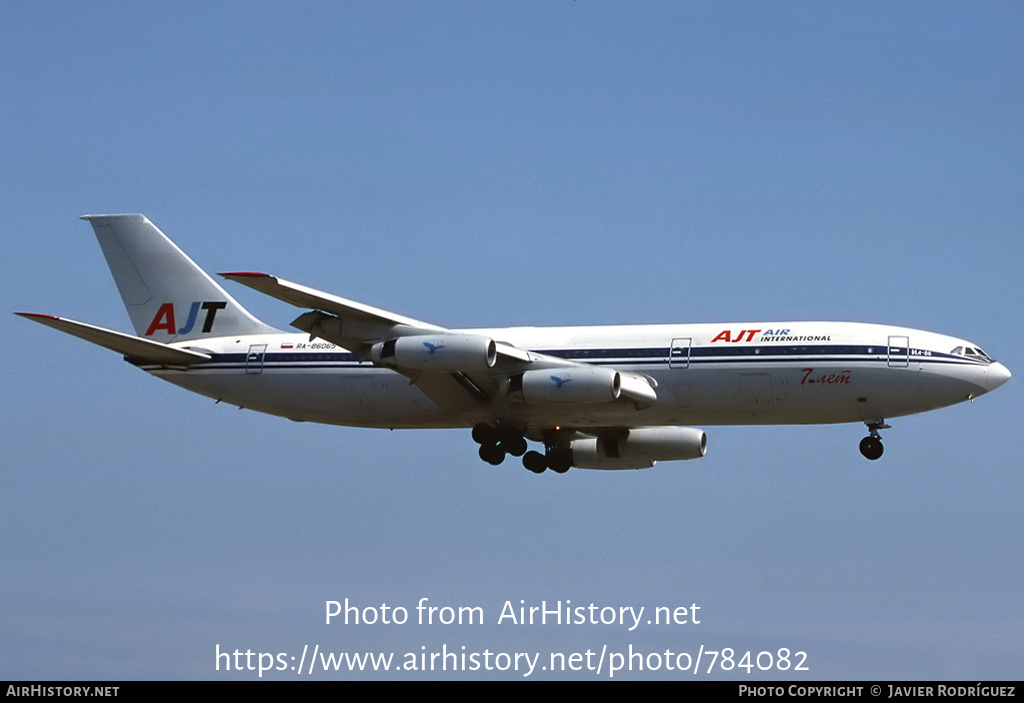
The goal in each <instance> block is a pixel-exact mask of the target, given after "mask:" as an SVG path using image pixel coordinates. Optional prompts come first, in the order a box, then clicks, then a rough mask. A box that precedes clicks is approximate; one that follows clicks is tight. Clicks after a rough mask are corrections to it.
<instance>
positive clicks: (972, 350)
mask: <svg viewBox="0 0 1024 703" xmlns="http://www.w3.org/2000/svg"><path fill="white" fill-rule="evenodd" d="M950 354H955V355H957V356H966V357H969V358H971V359H981V360H982V361H988V362H990V363H991V361H992V357H990V356H989V355H988V354H986V353H985V352H983V351H982V350H981V349H979V348H977V347H957V348H956V349H954V350H953V351H951V352H950Z"/></svg>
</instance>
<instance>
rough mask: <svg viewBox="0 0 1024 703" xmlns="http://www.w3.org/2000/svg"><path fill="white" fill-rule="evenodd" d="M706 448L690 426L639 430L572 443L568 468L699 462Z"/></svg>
mask: <svg viewBox="0 0 1024 703" xmlns="http://www.w3.org/2000/svg"><path fill="white" fill-rule="evenodd" d="M707 446H708V445H707V435H705V434H704V432H703V431H702V430H698V429H696V428H694V427H639V428H635V429H631V430H628V431H627V432H625V433H623V434H622V435H621V436H618V435H608V436H602V437H598V438H596V439H590V438H588V439H578V440H574V441H573V442H572V444H571V445H570V448H571V450H572V465H573V466H578V467H579V468H581V469H646V468H650V467H651V466H654V464H655V462H658V461H683V460H686V459H699V458H700V457H702V456H704V454H705V452H706V451H707Z"/></svg>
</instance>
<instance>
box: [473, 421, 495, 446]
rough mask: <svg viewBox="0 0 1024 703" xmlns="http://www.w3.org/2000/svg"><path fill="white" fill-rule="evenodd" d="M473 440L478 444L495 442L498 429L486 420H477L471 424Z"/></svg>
mask: <svg viewBox="0 0 1024 703" xmlns="http://www.w3.org/2000/svg"><path fill="white" fill-rule="evenodd" d="M473 441H474V442H476V443H477V444H479V445H484V444H497V443H498V431H497V430H496V429H494V428H493V427H491V426H490V425H488V424H487V423H486V422H478V423H477V424H475V425H473Z"/></svg>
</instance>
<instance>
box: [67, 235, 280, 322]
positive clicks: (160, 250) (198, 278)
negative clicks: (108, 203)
mask: <svg viewBox="0 0 1024 703" xmlns="http://www.w3.org/2000/svg"><path fill="white" fill-rule="evenodd" d="M82 219H83V220H88V221H89V223H90V224H91V225H92V228H93V230H94V231H95V232H96V238H97V239H98V240H99V242H100V247H101V248H102V249H103V255H104V256H105V257H106V259H107V265H108V266H110V272H111V274H113V276H114V281H115V282H116V283H117V289H118V290H119V291H120V293H121V298H122V300H124V306H125V308H126V309H127V310H128V316H129V317H130V318H131V320H132V325H133V326H134V327H135V333H136V334H137V335H138V336H140V337H144V338H146V339H151V340H154V341H157V342H173V341H184V340H189V339H202V338H203V337H222V336H228V335H243V334H259V333H261V332H268V331H271V330H270V328H269V327H267V326H266V325H264V324H263V323H262V322H260V321H259V320H257V319H256V318H255V317H253V316H252V315H250V314H249V312H248V311H247V310H246V309H245V308H243V307H242V306H241V305H239V304H238V302H237V301H236V300H235V299H234V298H232V297H231V296H230V295H228V293H227V291H225V290H224V289H223V288H221V287H220V285H218V284H217V283H216V282H215V281H214V280H213V279H212V278H210V277H209V276H208V275H207V274H206V272H205V271H203V270H202V269H201V268H199V267H198V266H196V264H195V263H194V262H193V261H192V259H190V258H188V256H187V255H186V254H185V253H184V252H183V251H182V250H181V249H179V248H178V247H177V246H176V245H175V244H174V242H172V241H171V240H170V239H168V238H167V237H166V235H164V233H163V232H161V231H160V230H159V229H157V227H156V225H154V224H153V223H152V222H150V221H149V220H148V219H146V217H145V216H144V215H83V216H82Z"/></svg>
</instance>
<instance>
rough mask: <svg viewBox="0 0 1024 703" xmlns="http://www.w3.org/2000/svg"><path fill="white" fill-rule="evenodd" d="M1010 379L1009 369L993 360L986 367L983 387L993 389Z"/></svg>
mask: <svg viewBox="0 0 1024 703" xmlns="http://www.w3.org/2000/svg"><path fill="white" fill-rule="evenodd" d="M1009 380H1010V370H1009V369H1008V368H1006V367H1005V366H1003V365H1002V364H1000V363H999V362H998V361H996V362H993V363H992V364H990V365H989V367H988V378H987V379H986V383H985V387H986V388H987V389H988V390H990V391H994V390H995V389H996V388H999V386H1001V385H1003V384H1004V383H1006V382H1007V381H1009Z"/></svg>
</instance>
